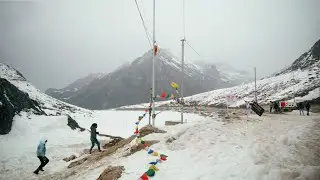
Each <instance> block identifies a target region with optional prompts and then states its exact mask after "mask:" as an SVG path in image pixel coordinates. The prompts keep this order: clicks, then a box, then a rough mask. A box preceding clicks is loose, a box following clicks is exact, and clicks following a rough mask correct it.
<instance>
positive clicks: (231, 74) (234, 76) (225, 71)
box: [195, 61, 253, 85]
mask: <svg viewBox="0 0 320 180" xmlns="http://www.w3.org/2000/svg"><path fill="white" fill-rule="evenodd" d="M195 64H196V65H198V66H199V67H200V68H202V69H203V71H208V70H210V68H211V67H212V66H214V67H215V68H216V69H217V70H218V72H219V74H220V76H221V78H222V79H223V80H224V81H226V82H229V83H230V84H234V85H239V84H241V83H249V82H252V81H253V78H252V75H251V74H249V73H248V72H247V71H244V70H239V69H236V68H235V67H232V66H231V65H229V64H227V63H224V62H215V63H208V62H204V61H196V62H195Z"/></svg>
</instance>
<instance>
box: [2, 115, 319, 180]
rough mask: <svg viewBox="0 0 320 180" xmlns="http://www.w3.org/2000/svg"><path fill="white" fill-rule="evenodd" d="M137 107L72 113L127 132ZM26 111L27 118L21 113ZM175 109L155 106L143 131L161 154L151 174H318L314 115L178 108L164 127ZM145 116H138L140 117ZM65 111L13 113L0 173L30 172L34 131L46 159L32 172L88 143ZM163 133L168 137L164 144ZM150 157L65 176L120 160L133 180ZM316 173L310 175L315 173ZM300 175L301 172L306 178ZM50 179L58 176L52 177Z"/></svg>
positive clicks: (86, 123) (52, 168) (107, 130)
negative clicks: (225, 116) (223, 113)
mask: <svg viewBox="0 0 320 180" xmlns="http://www.w3.org/2000/svg"><path fill="white" fill-rule="evenodd" d="M141 113H142V112H141V111H124V112H121V111H95V112H94V113H93V114H92V115H91V116H85V115H83V114H73V115H72V117H73V118H75V119H76V120H77V122H78V123H79V125H80V126H82V127H84V128H89V127H90V125H91V124H92V123H93V122H97V123H98V131H100V132H101V133H104V134H112V135H117V136H122V137H128V136H130V135H132V134H133V131H134V128H135V124H134V123H135V122H136V120H137V116H139V115H141ZM28 117H29V118H31V119H28ZM179 118H180V114H179V113H178V112H162V113H160V114H159V115H158V116H157V119H156V125H157V126H158V127H159V128H161V129H164V130H166V131H167V133H166V134H150V135H148V136H146V137H145V138H144V139H145V140H160V143H158V144H155V145H153V146H152V148H153V149H154V150H156V151H158V152H160V153H164V154H166V155H168V156H169V157H168V161H165V162H163V163H160V164H159V165H157V167H158V168H159V169H160V171H158V172H156V175H155V177H154V178H153V179H168V180H170V179H172V180H173V179H174V180H180V179H181V180H182V179H190V180H193V179H201V180H205V179H208V180H209V179H210V180H211V179H248V180H251V179H252V180H256V179H268V180H269V179H288V180H289V179H314V180H316V179H319V178H320V174H319V172H320V158H319V150H320V116H319V115H318V114H311V116H299V115H298V112H292V113H288V114H282V115H272V114H265V115H264V116H262V117H258V116H257V115H254V114H252V115H250V116H249V117H248V121H246V120H247V117H242V116H241V119H240V120H232V122H231V123H226V122H223V121H222V120H221V119H220V118H218V117H217V115H216V116H214V117H212V118H209V117H208V118H204V117H201V116H198V115H195V114H186V116H185V118H186V119H188V120H187V121H188V123H187V124H183V125H176V126H168V127H165V126H164V122H165V121H167V120H179ZM147 121H148V120H147V119H144V120H143V121H142V122H141V123H142V124H141V126H140V127H142V126H143V125H145V124H147ZM66 124H67V118H66V117H65V116H52V117H48V116H35V115H28V114H26V113H22V114H21V116H16V117H15V119H14V123H13V128H12V132H10V133H9V134H8V135H3V136H0V145H1V146H0V152H1V153H0V159H1V167H0V173H1V176H0V179H21V178H22V177H23V179H38V177H37V176H35V175H34V174H33V173H32V171H33V170H34V169H35V168H36V167H37V166H38V165H39V162H38V161H39V160H38V159H37V157H36V154H35V151H36V146H37V144H38V142H39V140H40V138H42V137H45V138H47V139H48V143H47V155H48V158H49V159H50V160H51V161H50V162H49V164H48V165H47V166H46V167H45V170H46V171H45V172H44V173H41V174H40V175H39V178H40V179H52V178H53V176H52V175H55V174H57V173H58V174H59V173H60V174H64V173H65V172H66V171H71V170H70V169H67V168H66V166H67V165H68V164H69V163H66V162H64V161H62V159H63V158H64V157H67V156H70V155H72V154H77V153H79V152H81V150H83V149H84V148H89V147H90V140H89V133H88V132H87V131H85V132H78V131H77V130H71V129H70V128H69V127H68V126H67V125H66ZM170 137H175V138H176V140H175V141H173V142H172V143H166V140H167V139H168V138H170ZM101 140H107V139H101ZM154 160H155V158H154V157H153V156H150V155H148V154H147V152H146V151H140V152H137V153H135V154H133V155H131V156H129V157H122V156H121V153H120V152H119V153H118V154H115V155H114V156H111V157H106V158H104V159H102V160H101V161H100V162H97V163H93V164H92V165H91V166H90V167H88V168H87V169H86V170H84V171H77V173H76V174H75V175H74V176H71V177H69V179H70V180H71V179H83V180H91V179H96V178H97V177H98V176H99V175H100V173H101V172H102V171H103V170H104V169H105V168H106V167H107V166H109V165H123V166H124V167H125V172H124V173H123V175H122V177H121V179H122V180H132V179H138V178H139V177H140V176H141V175H142V174H143V173H144V172H145V171H146V170H147V169H148V163H149V162H151V161H154ZM317 173H318V174H317ZM307 177H308V178H307ZM54 179H58V178H54Z"/></svg>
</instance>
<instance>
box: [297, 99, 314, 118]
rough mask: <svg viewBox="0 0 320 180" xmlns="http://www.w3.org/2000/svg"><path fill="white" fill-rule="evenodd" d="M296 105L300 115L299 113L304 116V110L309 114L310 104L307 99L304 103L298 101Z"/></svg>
mask: <svg viewBox="0 0 320 180" xmlns="http://www.w3.org/2000/svg"><path fill="white" fill-rule="evenodd" d="M297 106H298V109H299V112H300V116H301V115H303V116H304V110H306V111H307V116H309V111H310V108H311V105H310V103H309V102H308V101H307V102H306V103H303V102H300V103H298V105H297Z"/></svg>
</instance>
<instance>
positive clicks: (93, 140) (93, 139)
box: [89, 123, 101, 154]
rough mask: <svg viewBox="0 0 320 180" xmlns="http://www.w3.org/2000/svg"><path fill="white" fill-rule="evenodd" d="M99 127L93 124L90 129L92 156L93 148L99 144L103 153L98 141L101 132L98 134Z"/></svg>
mask: <svg viewBox="0 0 320 180" xmlns="http://www.w3.org/2000/svg"><path fill="white" fill-rule="evenodd" d="M97 127H98V125H97V123H93V124H92V125H91V127H90V129H91V136H90V140H91V144H92V145H91V148H90V151H89V153H90V154H91V151H92V148H93V147H94V145H95V144H97V146H98V149H99V152H101V149H100V143H99V141H98V139H97V134H99V132H97Z"/></svg>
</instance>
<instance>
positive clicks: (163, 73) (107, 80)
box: [46, 49, 234, 109]
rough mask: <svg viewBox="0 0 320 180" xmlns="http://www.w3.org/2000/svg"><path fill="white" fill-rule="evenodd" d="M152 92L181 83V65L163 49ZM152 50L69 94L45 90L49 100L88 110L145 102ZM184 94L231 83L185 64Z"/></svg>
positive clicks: (209, 70) (213, 69)
mask: <svg viewBox="0 0 320 180" xmlns="http://www.w3.org/2000/svg"><path fill="white" fill-rule="evenodd" d="M155 62H156V64H155V74H156V92H157V94H160V93H161V92H162V91H167V92H172V89H171V88H170V83H171V82H172V81H175V82H180V81H181V62H180V60H179V59H178V58H177V57H175V56H174V55H172V54H171V53H170V52H169V51H167V50H165V49H160V50H159V53H158V55H157V56H156V60H155ZM151 74H152V51H151V50H150V51H148V52H146V53H145V54H144V55H142V56H141V57H139V58H137V59H135V60H134V61H132V62H130V63H126V64H125V65H123V66H121V67H120V68H118V69H116V70H115V71H113V72H111V73H109V74H107V75H105V76H103V77H100V78H96V79H95V80H93V81H92V82H91V83H89V84H88V85H85V86H83V87H81V88H79V89H77V90H76V92H74V91H73V92H71V91H69V89H68V88H67V89H68V90H67V91H66V90H65V89H62V90H54V92H53V91H52V89H51V90H47V91H46V93H47V94H48V95H50V96H52V97H55V98H57V99H60V100H63V101H65V102H68V103H71V104H75V105H77V106H81V107H84V108H88V109H107V108H114V107H119V106H123V105H129V104H138V103H142V102H147V101H148V98H149V94H150V87H151V82H152V77H151ZM184 80H185V84H184V85H185V95H193V94H198V93H201V92H205V91H208V90H212V89H219V88H225V87H230V86H232V85H234V84H232V83H230V82H229V81H228V80H226V79H225V78H224V79H223V78H222V77H221V74H220V72H219V71H218V70H217V68H216V67H215V66H214V65H210V66H205V68H204V67H200V66H198V65H195V64H190V63H187V64H185V79H184Z"/></svg>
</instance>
